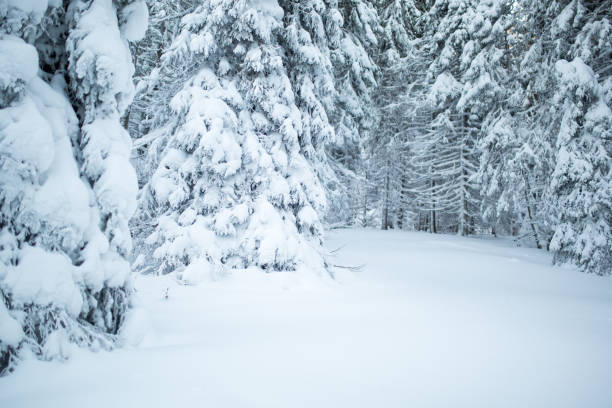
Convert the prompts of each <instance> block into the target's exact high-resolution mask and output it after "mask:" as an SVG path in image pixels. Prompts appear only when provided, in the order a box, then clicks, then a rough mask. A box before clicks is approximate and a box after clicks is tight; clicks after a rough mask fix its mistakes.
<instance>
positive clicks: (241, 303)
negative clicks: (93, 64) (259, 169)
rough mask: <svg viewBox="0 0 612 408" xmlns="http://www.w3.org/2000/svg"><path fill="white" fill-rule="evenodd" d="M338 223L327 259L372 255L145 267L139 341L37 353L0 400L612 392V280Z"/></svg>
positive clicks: (377, 402)
mask: <svg viewBox="0 0 612 408" xmlns="http://www.w3.org/2000/svg"><path fill="white" fill-rule="evenodd" d="M329 235H330V236H329V237H328V240H327V242H328V248H329V249H330V250H331V249H335V248H337V247H340V246H342V245H346V246H345V247H344V248H342V249H341V250H340V251H339V252H338V255H337V257H332V258H330V261H331V262H332V263H334V264H337V265H345V266H347V265H348V266H355V265H359V264H365V266H364V268H363V269H362V270H360V271H359V272H356V273H350V272H348V271H346V270H344V269H337V270H336V273H337V280H336V281H332V280H331V279H322V278H321V277H317V276H316V275H315V274H299V273H272V274H264V273H262V272H260V271H258V270H257V269H256V268H251V269H249V270H246V271H242V272H236V273H235V274H234V275H233V276H230V277H228V278H226V279H222V280H217V281H203V282H202V283H201V284H200V285H199V286H184V285H181V284H179V283H177V282H176V280H175V278H174V276H172V275H171V276H165V277H139V278H138V280H137V282H136V287H137V290H138V296H139V298H140V299H139V302H138V303H139V307H142V308H144V309H147V310H148V314H149V316H150V319H151V321H150V325H151V330H150V331H149V332H148V333H147V334H146V336H145V337H144V339H143V341H142V343H140V345H139V346H136V347H127V346H126V347H125V348H124V349H119V350H116V351H113V352H110V353H109V352H99V353H92V352H88V351H84V350H78V349H74V350H72V356H71V358H70V359H69V360H68V361H67V362H52V363H47V362H41V361H37V360H34V359H29V360H26V361H24V362H22V363H21V364H20V365H19V366H18V367H17V370H16V372H15V373H13V374H11V375H9V376H8V377H4V378H1V379H0V406H2V407H12V408H20V407H38V406H61V407H65V408H68V407H79V408H80V407H84V406H87V407H92V408H95V407H108V406H113V407H116V408H118V407H147V408H150V407H203V406H206V407H224V408H227V407H291V408H296V407H309V408H312V407H319V408H320V407H334V408H338V407H351V408H355V407H385V408H390V407H401V408H405V407H419V408H420V407H511V408H515V407H527V406H532V407H555V408H561V407H590V408H597V407H602V408H603V407H610V406H612V388H611V387H610V383H609V379H610V378H612V348H611V347H610V338H612V281H611V280H609V279H605V278H601V277H597V276H594V275H590V274H582V273H579V272H577V271H576V270H573V269H562V268H554V267H551V266H550V258H549V256H548V255H547V254H546V253H545V252H544V251H539V250H535V249H527V248H515V247H514V246H513V245H512V242H511V241H510V240H504V239H497V240H480V239H476V238H461V237H456V236H437V235H430V234H426V233H407V232H395V231H392V232H383V231H377V230H360V229H353V230H340V231H334V232H332V233H330V234H329ZM166 292H167V294H168V298H167V299H165V293H166ZM139 313H141V312H139ZM146 321H147V318H146V316H143V315H142V314H141V316H140V317H138V316H134V319H133V321H132V323H131V325H132V326H131V329H130V330H132V332H131V333H126V334H125V335H126V341H127V338H129V339H130V342H131V343H135V342H137V340H138V337H140V336H142V332H143V329H144V328H146V326H147V325H148V323H146Z"/></svg>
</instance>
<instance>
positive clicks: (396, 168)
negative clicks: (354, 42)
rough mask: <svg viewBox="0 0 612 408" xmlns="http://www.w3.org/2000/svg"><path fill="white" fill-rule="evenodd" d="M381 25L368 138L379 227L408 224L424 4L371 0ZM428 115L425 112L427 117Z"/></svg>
mask: <svg viewBox="0 0 612 408" xmlns="http://www.w3.org/2000/svg"><path fill="white" fill-rule="evenodd" d="M376 5H377V8H378V14H379V16H380V22H381V25H382V30H381V35H380V40H379V49H378V53H377V55H376V62H377V65H378V67H379V70H380V74H379V77H378V86H377V88H376V91H375V93H374V94H375V96H374V101H375V104H376V107H377V109H378V111H379V121H378V122H377V125H376V132H373V134H372V136H371V140H370V142H369V143H368V144H369V146H368V147H369V148H371V149H372V151H373V152H376V154H375V155H373V156H372V157H371V159H370V160H371V167H372V170H373V174H375V175H377V176H379V177H378V179H377V180H375V181H374V184H375V185H377V186H378V187H379V188H380V191H381V194H379V195H378V196H379V203H378V205H379V206H380V208H381V209H380V216H381V222H380V225H381V226H382V228H390V227H398V228H412V227H413V226H414V225H413V221H414V216H415V214H416V213H415V211H414V203H415V196H414V194H413V193H412V191H411V189H410V182H411V178H412V177H411V174H412V170H413V169H412V168H411V163H410V157H411V156H412V152H411V150H410V143H409V141H410V139H411V138H412V137H413V136H414V131H415V125H416V124H417V122H418V120H417V116H418V113H417V110H418V108H419V107H420V106H421V105H422V100H418V97H419V91H420V90H422V79H423V75H422V74H423V72H424V70H426V67H427V66H428V64H427V57H428V56H427V55H426V54H424V53H422V52H421V51H420V50H419V43H420V42H421V41H422V39H421V38H420V37H421V35H422V29H421V24H420V23H421V21H422V16H423V13H424V12H425V11H426V10H427V5H426V4H424V3H423V2H418V1H414V0H392V1H388V0H380V1H378V2H376ZM428 119H429V118H428Z"/></svg>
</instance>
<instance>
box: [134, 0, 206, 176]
mask: <svg viewBox="0 0 612 408" xmlns="http://www.w3.org/2000/svg"><path fill="white" fill-rule="evenodd" d="M147 2H148V5H149V14H150V17H149V25H148V28H147V32H146V35H145V37H144V38H143V39H142V40H140V41H138V42H134V43H132V44H131V50H132V55H133V58H134V65H135V67H136V71H135V73H134V81H135V82H136V84H137V86H136V93H135V95H134V101H133V102H132V104H131V105H130V107H129V108H128V111H127V113H126V116H125V118H124V123H126V124H127V128H128V130H129V133H130V136H131V137H132V138H133V139H134V140H135V148H136V152H135V153H136V154H137V155H138V156H139V157H145V156H146V155H145V154H144V150H145V149H146V147H147V141H146V140H138V141H136V139H141V138H142V136H144V135H146V134H148V133H149V131H150V130H151V129H152V128H155V127H157V126H158V125H159V123H164V122H165V121H167V117H168V116H169V115H170V114H171V112H170V109H169V102H170V99H171V98H172V96H174V95H175V94H176V92H177V91H178V90H179V89H180V88H181V86H182V85H183V83H184V81H185V80H186V79H187V77H186V73H184V72H163V73H162V72H160V65H161V57H162V55H163V53H164V51H165V50H166V49H167V48H168V47H169V46H170V44H171V43H172V40H173V39H174V37H175V36H176V34H177V32H178V30H179V29H180V22H181V19H182V18H183V17H184V16H185V15H186V14H187V13H188V12H190V11H192V10H193V9H194V8H195V5H196V4H197V3H198V1H197V0H148V1H147ZM153 120H157V121H158V123H153V122H152V121H153ZM136 164H137V165H138V167H140V164H141V163H140V162H139V161H136ZM139 173H141V172H139ZM139 176H144V175H143V174H139Z"/></svg>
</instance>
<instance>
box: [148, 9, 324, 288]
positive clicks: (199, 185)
mask: <svg viewBox="0 0 612 408" xmlns="http://www.w3.org/2000/svg"><path fill="white" fill-rule="evenodd" d="M282 18H283V10H282V9H281V8H280V7H279V6H278V4H277V3H276V2H270V1H257V2H245V1H243V0H215V1H209V2H206V3H204V4H202V5H200V6H198V7H197V8H196V9H195V10H194V11H193V12H192V13H189V14H188V15H187V16H185V17H184V18H183V22H182V27H181V30H180V32H179V34H178V36H177V37H176V38H175V40H174V41H173V43H172V45H171V46H170V48H169V49H168V50H167V51H166V53H165V54H164V56H163V58H162V65H164V66H165V67H163V68H162V69H168V70H170V69H172V70H177V71H180V72H187V73H189V77H190V79H189V80H188V81H187V82H186V83H185V85H184V86H183V88H182V89H181V90H180V91H179V92H178V93H177V94H176V95H175V96H174V97H173V98H172V101H171V104H170V107H171V109H172V112H173V114H174V115H173V119H171V120H170V121H169V122H168V123H167V124H165V126H163V127H162V128H160V129H157V130H155V132H158V136H157V139H158V140H157V141H156V145H155V146H154V149H153V150H152V151H151V153H150V155H151V157H152V158H153V159H152V161H151V162H152V163H153V165H154V166H155V167H154V170H153V171H152V173H153V176H152V178H151V180H150V181H149V182H148V184H147V185H146V186H145V190H144V192H143V198H142V200H141V210H140V213H139V218H138V220H139V221H138V222H141V223H146V224H147V225H149V228H150V230H149V231H143V234H141V238H143V237H144V236H145V235H148V237H147V238H146V245H144V246H143V247H142V250H143V251H142V252H143V257H141V260H142V259H144V254H146V253H147V246H149V247H150V248H151V249H153V260H152V261H151V262H150V263H149V264H145V263H143V262H138V261H137V266H138V267H140V268H143V269H147V268H152V270H153V271H156V272H157V271H158V272H161V273H168V272H172V271H178V272H180V277H181V278H182V279H183V280H185V281H187V282H189V281H192V280H194V279H201V278H202V277H203V276H206V275H207V274H216V273H222V272H224V271H228V270H231V269H235V268H248V267H253V266H254V267H259V268H261V269H263V270H266V271H293V270H302V269H307V270H310V271H314V272H322V271H324V261H323V259H322V258H321V255H320V253H319V248H320V244H321V234H322V228H321V226H320V222H319V219H318V215H317V214H318V213H320V212H322V206H323V205H324V201H325V197H324V192H323V190H322V188H321V186H320V184H319V182H318V179H317V177H316V175H315V174H314V172H313V171H312V168H311V165H310V164H309V162H308V161H307V160H306V158H305V157H304V154H305V152H309V150H310V145H309V143H312V142H311V141H308V142H309V143H306V142H305V140H306V139H304V138H303V135H304V128H303V122H302V115H301V113H300V110H299V109H298V107H297V106H296V102H295V96H294V93H293V91H292V89H291V81H290V79H289V77H288V75H287V72H286V70H285V67H284V65H283V58H282V57H283V55H282V53H281V52H280V50H281V48H280V42H281V39H282V37H281V34H282V28H283V25H282ZM301 137H302V139H300V138H301ZM300 140H302V144H300ZM156 150H157V151H156ZM155 157H160V160H156V159H155ZM148 232H151V233H150V234H146V233H148Z"/></svg>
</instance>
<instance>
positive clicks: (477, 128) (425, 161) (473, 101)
mask: <svg viewBox="0 0 612 408" xmlns="http://www.w3.org/2000/svg"><path fill="white" fill-rule="evenodd" d="M507 10H508V4H507V2H495V1H480V2H478V1H474V2H453V1H439V2H436V3H435V4H434V6H433V7H432V8H431V10H430V11H429V12H428V14H427V15H426V16H425V22H426V24H427V28H426V32H425V33H424V34H423V41H421V42H420V44H419V46H420V47H422V48H423V49H424V50H425V52H426V53H428V54H429V55H430V57H431V63H430V65H429V68H428V70H427V75H428V78H429V79H428V81H429V86H427V87H424V88H423V91H424V92H426V95H425V97H424V98H423V100H427V101H428V102H429V104H430V106H431V107H430V109H431V121H430V125H429V126H427V127H426V128H425V129H423V130H422V131H421V134H420V135H417V136H416V137H415V139H414V140H413V142H412V149H413V150H414V152H415V154H414V158H413V162H414V166H415V170H416V176H417V179H418V180H419V182H420V183H419V185H416V186H415V191H416V192H417V195H418V196H419V197H418V201H419V202H420V203H421V206H422V207H424V209H425V210H427V212H428V213H429V217H430V223H431V225H432V228H431V230H434V229H435V230H437V229H441V230H448V231H453V230H454V231H457V232H458V233H460V234H462V235H466V234H468V233H471V232H472V231H473V230H474V226H475V224H476V223H478V222H479V219H480V216H479V200H480V199H479V193H478V184H477V180H476V177H475V176H476V170H477V168H478V151H477V146H476V144H477V141H478V140H479V139H480V138H481V137H482V136H483V135H482V123H483V121H484V120H485V119H486V118H487V116H488V115H489V114H490V113H491V112H492V111H494V110H495V105H496V104H499V102H500V101H502V100H503V98H504V90H503V85H504V83H506V82H508V75H507V73H506V68H505V66H504V56H505V53H504V35H505V30H506V27H507V22H506V19H505V18H504V17H505V16H506V14H507ZM434 140H437V141H434ZM435 212H438V213H440V214H435ZM434 218H436V221H435V222H434V221H433V219H434ZM436 223H438V224H443V225H439V226H436Z"/></svg>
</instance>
